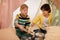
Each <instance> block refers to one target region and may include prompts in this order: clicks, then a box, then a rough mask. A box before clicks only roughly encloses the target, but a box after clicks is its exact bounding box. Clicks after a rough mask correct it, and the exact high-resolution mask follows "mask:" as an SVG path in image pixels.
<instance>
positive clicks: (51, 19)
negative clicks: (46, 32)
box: [50, 13, 53, 24]
mask: <svg viewBox="0 0 60 40" xmlns="http://www.w3.org/2000/svg"><path fill="white" fill-rule="evenodd" d="M52 21H53V14H52V13H51V19H50V24H51V23H52Z"/></svg>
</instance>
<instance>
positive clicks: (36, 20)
mask: <svg viewBox="0 0 60 40" xmlns="http://www.w3.org/2000/svg"><path fill="white" fill-rule="evenodd" d="M39 20H40V14H38V15H37V16H36V18H35V19H34V20H33V21H32V23H31V25H30V26H31V27H33V26H34V25H35V24H36V23H37V22H38V21H39Z"/></svg>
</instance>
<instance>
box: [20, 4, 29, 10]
mask: <svg viewBox="0 0 60 40" xmlns="http://www.w3.org/2000/svg"><path fill="white" fill-rule="evenodd" d="M25 7H26V8H28V6H27V5H26V4H22V5H21V8H20V10H21V9H24V8H25Z"/></svg>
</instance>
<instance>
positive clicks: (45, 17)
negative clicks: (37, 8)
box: [31, 4, 53, 34]
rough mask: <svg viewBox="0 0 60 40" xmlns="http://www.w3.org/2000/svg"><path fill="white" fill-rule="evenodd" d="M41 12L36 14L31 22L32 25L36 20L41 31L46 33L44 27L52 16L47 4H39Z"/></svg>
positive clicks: (50, 20)
mask: <svg viewBox="0 0 60 40" xmlns="http://www.w3.org/2000/svg"><path fill="white" fill-rule="evenodd" d="M41 10H42V14H38V15H37V17H36V18H35V19H34V20H33V22H32V23H31V27H33V26H34V25H35V24H36V23H37V22H38V27H39V30H40V32H41V33H43V34H46V29H45V27H49V26H50V24H51V22H52V19H53V16H52V13H51V9H50V6H49V4H44V5H42V6H41Z"/></svg>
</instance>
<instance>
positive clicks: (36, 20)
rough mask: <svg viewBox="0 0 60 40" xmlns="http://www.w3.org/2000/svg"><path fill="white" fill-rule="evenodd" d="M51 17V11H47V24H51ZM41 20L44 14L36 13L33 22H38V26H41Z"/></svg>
mask: <svg viewBox="0 0 60 40" xmlns="http://www.w3.org/2000/svg"><path fill="white" fill-rule="evenodd" d="M52 19H53V15H52V13H49V19H48V25H50V24H51V22H52ZM43 20H44V16H43V15H42V14H38V15H37V17H36V18H35V19H34V20H33V23H34V24H36V23H37V22H38V26H39V28H42V25H43Z"/></svg>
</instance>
